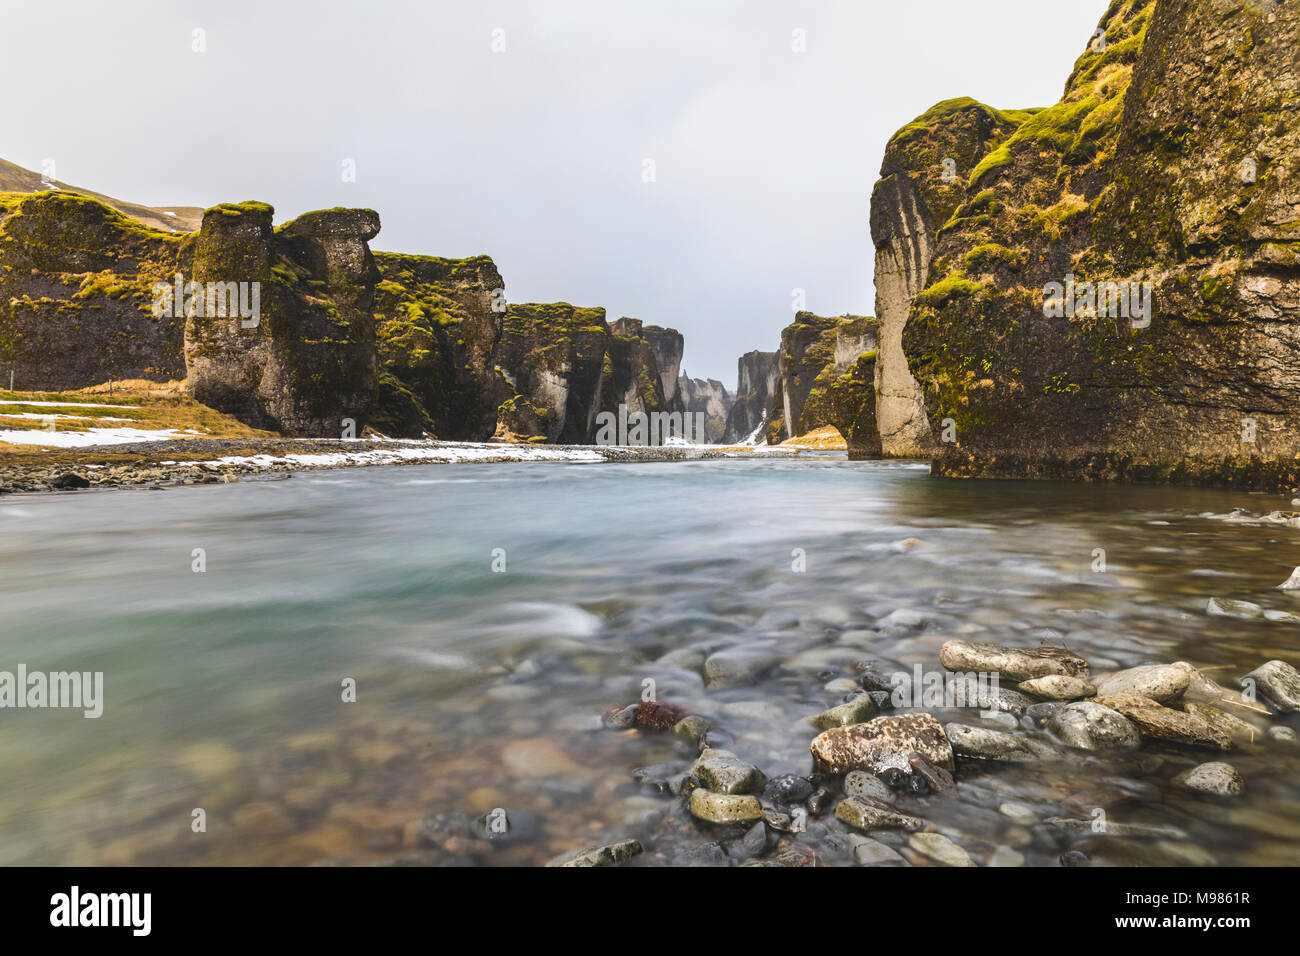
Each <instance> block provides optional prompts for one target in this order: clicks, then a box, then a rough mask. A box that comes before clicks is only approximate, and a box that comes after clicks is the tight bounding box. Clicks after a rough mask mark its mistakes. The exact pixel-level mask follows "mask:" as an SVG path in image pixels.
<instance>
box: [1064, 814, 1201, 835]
mask: <svg viewBox="0 0 1300 956" xmlns="http://www.w3.org/2000/svg"><path fill="white" fill-rule="evenodd" d="M1043 822H1045V823H1046V824H1047V825H1048V826H1053V827H1056V828H1057V829H1059V830H1064V831H1065V832H1066V833H1093V832H1097V833H1102V834H1105V835H1106V836H1115V837H1134V838H1138V839H1159V840H1186V839H1187V834H1186V833H1184V832H1183V831H1182V830H1180V829H1179V828H1178V827H1170V826H1163V825H1161V824H1156V823H1116V822H1113V821H1111V820H1106V821H1105V824H1104V826H1105V830H1100V831H1094V830H1093V825H1094V822H1095V821H1093V820H1079V819H1076V818H1074V817H1048V818H1047V819H1046V820H1045V821H1043Z"/></svg>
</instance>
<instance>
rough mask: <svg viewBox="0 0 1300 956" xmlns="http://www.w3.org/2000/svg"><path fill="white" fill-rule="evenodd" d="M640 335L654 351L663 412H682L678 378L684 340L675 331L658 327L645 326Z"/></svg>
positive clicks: (683, 409) (682, 403)
mask: <svg viewBox="0 0 1300 956" xmlns="http://www.w3.org/2000/svg"><path fill="white" fill-rule="evenodd" d="M642 334H643V335H644V336H645V338H646V340H647V341H648V342H649V343H650V347H651V348H652V349H654V353H655V364H657V365H658V366H659V379H660V381H661V383H662V385H663V392H664V410H665V411H668V412H683V411H685V410H686V407H685V403H684V402H683V401H682V397H681V395H680V393H679V392H678V383H677V380H678V378H680V377H681V374H682V356H683V355H684V354H685V350H686V339H685V338H684V337H683V336H682V333H680V332H678V331H677V330H676V329H665V328H662V327H660V326H658V325H647V326H646V327H645V328H644V329H643V330H642Z"/></svg>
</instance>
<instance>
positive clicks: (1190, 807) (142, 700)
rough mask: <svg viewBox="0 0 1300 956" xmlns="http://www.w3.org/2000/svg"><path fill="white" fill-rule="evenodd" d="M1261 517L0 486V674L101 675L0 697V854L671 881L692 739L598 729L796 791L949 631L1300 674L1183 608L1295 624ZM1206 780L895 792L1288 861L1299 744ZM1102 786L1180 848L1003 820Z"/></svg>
mask: <svg viewBox="0 0 1300 956" xmlns="http://www.w3.org/2000/svg"><path fill="white" fill-rule="evenodd" d="M1287 507H1289V505H1288V503H1287V501H1286V500H1283V499H1279V498H1276V497H1270V496H1261V495H1246V494H1240V493H1229V492H1204V491H1190V490H1183V489H1163V488H1129V487H1113V486H1084V485H1069V484H1054V483H1030V484H1012V483H1004V482H947V481H938V480H934V479H931V478H929V476H928V469H927V468H926V466H924V465H920V464H916V463H907V462H894V463H880V462H863V463H858V462H847V461H844V460H842V459H839V460H836V459H834V458H827V457H823V458H814V459H800V460H752V461H716V462H682V463H653V464H636V465H575V464H520V465H435V466H412V467H400V468H369V469H349V470H340V471H329V472H316V473H306V474H298V475H296V476H295V477H293V478H292V479H290V480H286V481H245V482H240V483H236V484H230V485H215V486H196V487H182V488H173V489H169V490H166V491H140V490H121V491H104V492H93V493H92V492H82V493H75V494H67V495H56V496H28V497H21V496H20V497H9V498H5V499H0V530H2V531H3V534H0V608H2V609H3V615H2V617H3V621H4V627H3V630H2V631H0V670H10V671H13V670H15V669H16V667H17V665H18V664H20V663H22V664H25V665H26V666H27V668H28V670H29V671H35V670H41V671H58V670H78V671H102V672H103V674H104V686H105V689H104V697H105V701H104V714H103V716H102V717H101V718H100V719H98V720H92V719H85V718H83V717H82V715H81V712H80V711H72V710H48V709H47V710H21V711H18V710H0V767H3V768H4V773H3V774H2V775H0V863H6V864H12V863H52V864H100V863H130V862H135V863H218V864H219V863H283V864H308V863H314V862H322V861H342V862H358V863H360V862H378V861H385V860H391V859H393V858H394V857H399V856H402V855H403V854H408V855H409V854H417V855H419V861H420V862H441V861H448V862H461V863H468V862H477V863H482V864H519V863H538V862H544V861H545V860H546V859H549V858H550V857H552V856H554V855H556V854H557V853H560V852H562V851H564V850H567V849H571V848H575V847H579V846H583V845H587V844H590V843H595V842H599V841H600V840H602V839H607V838H614V837H619V836H624V835H629V834H630V835H635V836H637V837H638V838H640V839H641V840H642V842H643V844H644V845H645V847H646V853H645V854H643V856H642V857H641V858H640V859H641V861H642V862H645V863H669V862H673V861H674V860H676V861H678V862H681V861H682V860H683V859H684V858H685V857H683V856H682V854H685V853H688V852H689V851H690V850H691V849H692V848H694V847H698V846H699V845H700V844H703V843H707V842H713V841H720V842H722V843H727V842H728V839H729V838H730V836H731V835H730V834H727V833H725V832H723V833H719V832H716V831H712V830H706V829H705V828H704V827H702V826H700V825H697V824H695V823H693V822H692V821H691V820H690V818H689V815H688V814H687V813H686V812H685V810H684V809H683V807H682V805H681V801H680V799H679V798H675V797H673V796H671V795H663V794H659V793H657V792H654V791H653V790H652V789H651V788H644V787H641V786H638V785H637V784H636V783H635V782H634V781H633V778H632V771H633V770H634V769H636V768H638V767H642V766H645V765H648V764H655V763H663V762H669V763H674V762H677V763H683V765H684V762H685V761H687V760H689V758H690V756H691V753H692V751H691V747H690V745H689V744H684V743H681V742H677V741H674V740H673V739H671V738H670V737H668V736H651V735H642V734H639V733H637V732H636V731H617V730H608V729H601V728H600V720H599V718H600V715H601V714H602V713H604V712H606V711H608V710H610V709H611V708H615V707H621V706H624V705H626V704H629V703H633V702H635V701H636V700H637V699H638V696H639V695H640V693H641V689H642V686H643V684H642V682H643V681H644V680H645V679H647V678H649V679H652V680H654V681H655V683H656V691H657V694H658V697H659V699H661V700H664V701H668V702H671V703H674V704H677V705H679V706H682V707H684V708H686V709H688V710H690V711H693V712H696V713H701V714H704V715H705V716H707V717H708V718H709V719H710V721H711V722H712V723H713V725H714V727H715V728H716V729H717V730H718V731H720V732H722V733H725V734H726V738H727V739H729V740H731V741H733V742H732V743H730V744H729V746H730V749H733V750H735V751H736V752H737V753H739V754H740V755H741V756H742V757H745V758H746V759H748V760H750V761H752V762H754V763H756V764H757V765H758V766H759V767H760V768H762V769H763V770H764V771H765V772H767V773H768V775H769V776H773V775H775V774H778V773H782V772H794V773H808V772H810V771H811V769H812V768H811V764H810V760H809V756H808V752H807V746H808V742H809V741H810V740H811V739H812V737H813V736H814V735H815V733H816V731H815V730H813V729H811V728H810V727H809V726H808V725H806V724H804V723H803V722H802V718H804V717H807V716H809V715H811V714H815V713H817V712H818V711H820V710H822V709H825V708H826V707H828V706H831V705H833V704H835V703H838V702H839V699H840V697H842V693H837V692H835V691H833V690H828V689H827V684H828V683H831V682H833V681H834V680H836V679H842V678H850V677H852V676H853V675H854V674H855V670H854V665H855V663H856V662H857V661H861V660H866V659H869V660H873V661H875V662H876V666H877V667H878V669H880V670H882V671H885V672H889V671H893V670H898V669H908V670H910V668H912V666H913V665H915V664H917V663H920V664H922V665H924V666H925V667H927V668H937V667H938V663H937V661H938V649H939V647H940V646H941V645H942V643H943V642H944V641H945V640H949V639H952V638H954V637H960V638H963V639H968V640H990V641H997V642H999V643H1007V644H1017V645H1023V646H1036V645H1037V644H1039V643H1040V642H1041V641H1042V640H1044V639H1050V640H1052V641H1053V642H1060V641H1064V642H1066V643H1067V645H1068V646H1069V647H1070V648H1071V649H1072V650H1074V651H1075V652H1077V653H1080V654H1082V655H1083V656H1085V657H1088V658H1089V659H1090V660H1091V661H1092V663H1093V670H1094V672H1099V671H1102V670H1105V669H1107V668H1114V667H1118V666H1130V665H1134V664H1138V663H1143V662H1147V661H1173V660H1188V661H1191V662H1192V663H1194V664H1196V665H1197V666H1199V667H1205V668H1212V669H1211V670H1208V671H1207V673H1209V674H1211V675H1212V676H1214V677H1215V679H1216V680H1219V681H1220V682H1222V683H1225V684H1227V685H1228V686H1235V681H1234V680H1233V679H1235V677H1237V676H1240V675H1241V674H1244V673H1246V672H1247V671H1249V670H1251V669H1253V668H1254V667H1256V666H1258V665H1259V664H1260V663H1263V662H1264V661H1266V660H1269V659H1271V658H1281V659H1284V660H1289V661H1291V662H1292V663H1297V664H1300V625H1296V624H1284V623H1273V622H1265V621H1239V620H1233V619H1227V618H1213V617H1208V616H1207V615H1206V614H1205V611H1204V608H1205V602H1206V600H1207V599H1208V598H1209V597H1211V596H1220V597H1233V598H1242V599H1246V600H1251V601H1254V602H1256V603H1260V604H1263V605H1264V606H1266V607H1270V608H1279V609H1287V610H1296V611H1300V598H1297V597H1292V596H1291V595H1289V594H1287V593H1284V592H1280V591H1276V590H1273V588H1274V586H1275V585H1277V584H1278V583H1280V582H1281V581H1283V580H1285V579H1286V578H1287V576H1288V575H1289V574H1290V573H1291V570H1292V568H1293V567H1295V566H1296V565H1297V564H1300V530H1296V529H1293V528H1291V527H1288V526H1284V525H1280V524H1274V523H1267V522H1262V521H1258V520H1243V519H1250V518H1252V517H1253V516H1260V515H1264V514H1267V513H1268V512H1271V511H1273V510H1275V509H1278V508H1287ZM1234 508H1240V509H1245V513H1244V514H1242V513H1239V514H1237V515H1235V516H1234V515H1233V514H1232V511H1233V509H1234ZM907 539H915V541H908V540H907ZM917 542H919V543H917ZM1096 548H1104V549H1105V550H1106V563H1107V570H1106V573H1096V572H1094V571H1093V570H1092V568H1093V564H1094V549H1096ZM195 549H203V552H204V555H205V560H206V570H205V571H203V572H202V573H196V572H195V571H194V570H192V565H193V563H194V561H195V557H194V550H195ZM496 549H503V550H504V562H505V571H504V572H499V571H494V570H493V563H494V551H495V550H496ZM796 549H798V550H799V551H801V552H802V555H803V561H804V563H805V567H806V570H804V571H802V572H797V571H795V570H794V569H793V568H792V564H793V563H794V562H795V560H796ZM497 554H498V557H497V558H496V559H495V560H496V561H497V565H498V567H499V566H500V557H499V555H500V552H497ZM729 647H743V648H746V649H748V650H750V651H752V652H754V653H756V654H760V655H762V656H763V658H764V659H765V660H766V661H767V665H768V666H767V667H766V668H765V669H764V670H763V671H762V672H761V673H759V674H758V675H756V676H755V678H754V679H753V681H752V682H748V683H744V684H741V685H738V686H731V687H726V688H706V687H705V686H704V685H703V682H702V680H701V678H700V674H699V671H698V664H696V665H695V667H692V666H689V665H688V666H685V667H680V666H674V665H673V664H668V663H662V662H659V661H660V658H662V657H663V656H664V655H665V654H667V653H670V652H673V651H680V650H682V649H691V648H694V649H697V650H699V651H700V653H701V654H711V653H714V652H716V651H719V650H723V649H725V648H729ZM686 656H687V657H689V656H690V655H686ZM673 660H674V662H675V663H676V664H680V663H682V657H681V656H680V655H679V656H678V657H676V658H674V659H673ZM657 662H658V663H657ZM348 679H351V680H352V681H355V686H356V699H355V702H345V701H344V700H343V699H342V697H343V696H344V687H343V685H344V682H345V681H346V680H348ZM945 719H961V720H963V721H965V722H976V723H978V717H977V716H975V715H972V714H971V713H969V712H968V713H966V714H960V715H951V716H950V717H949V718H945ZM1288 721H1289V725H1290V726H1292V727H1296V726H1297V725H1298V722H1297V720H1296V719H1295V718H1294V717H1292V718H1289V719H1288V720H1287V721H1283V722H1288ZM1152 757H1157V758H1159V759H1158V760H1152V759H1150V758H1152ZM1205 759H1218V758H1217V756H1216V755H1215V754H1214V753H1211V752H1193V751H1185V750H1182V749H1180V748H1176V747H1170V746H1165V745H1159V744H1153V743H1151V742H1147V743H1145V744H1144V746H1143V748H1142V750H1141V751H1140V752H1139V753H1137V754H1134V755H1130V756H1126V757H1115V758H1109V757H1087V758H1081V757H1076V758H1074V759H1071V760H1067V761H1062V762H1056V763H1048V764H1045V765H1042V766H1038V765H1035V766H1011V765H992V766H989V765H983V764H963V765H962V766H960V767H959V772H958V774H957V777H958V781H959V783H960V784H962V787H961V788H959V795H957V796H947V797H938V796H930V797H906V798H900V800H902V801H903V803H902V804H900V805H904V808H905V809H907V810H908V812H912V813H915V814H916V815H919V816H922V817H924V818H926V819H927V820H929V821H930V822H931V823H932V824H933V825H934V826H935V827H936V828H939V829H941V830H942V831H943V832H945V833H948V834H949V835H950V836H952V837H953V839H954V840H955V841H956V842H957V843H958V844H960V845H962V846H963V847H964V848H966V849H967V850H968V852H969V853H970V854H971V856H972V857H973V858H974V859H975V860H976V862H981V863H982V862H986V860H987V859H988V857H989V856H990V854H991V853H992V852H993V850H994V849H995V848H996V847H998V846H1009V847H1013V848H1015V849H1016V851H1017V852H1018V853H1019V854H1020V855H1021V856H1022V857H1023V858H1024V859H1025V861H1026V862H1027V863H1029V864H1053V863H1055V862H1056V860H1057V859H1058V858H1059V856H1060V854H1061V853H1062V852H1065V851H1066V850H1069V849H1072V848H1078V847H1079V846H1082V848H1083V849H1084V850H1085V852H1088V853H1089V854H1090V856H1092V857H1093V858H1094V860H1095V861H1096V862H1128V861H1129V857H1130V856H1132V855H1133V854H1134V853H1135V852H1140V853H1145V854H1148V857H1149V858H1157V857H1159V855H1160V854H1168V855H1170V856H1171V857H1172V858H1176V859H1180V860H1183V861H1185V862H1203V863H1211V862H1214V863H1224V864H1228V863H1291V864H1294V863H1297V862H1300V802H1297V799H1298V797H1300V748H1297V747H1296V746H1295V745H1294V744H1290V745H1288V744H1286V743H1284V742H1280V741H1273V740H1271V739H1270V740H1265V741H1263V742H1261V744H1260V746H1259V747H1257V748H1254V749H1253V750H1251V751H1249V752H1245V751H1243V752H1234V753H1233V754H1231V755H1230V756H1229V757H1228V758H1227V759H1228V760H1230V761H1231V762H1232V763H1233V764H1234V766H1236V767H1237V768H1238V769H1239V770H1240V771H1241V772H1242V774H1243V775H1244V776H1245V778H1246V781H1247V792H1246V795H1245V796H1244V797H1242V798H1240V799H1238V800H1236V801H1233V802H1227V803H1219V802H1213V801H1209V800H1206V799H1202V798H1196V797H1191V796H1185V795H1182V794H1180V793H1178V792H1177V791H1176V790H1175V789H1174V788H1173V787H1172V786H1171V785H1170V784H1169V779H1170V778H1171V777H1172V776H1173V775H1174V774H1175V773H1176V772H1178V771H1179V770H1182V769H1186V768H1188V767H1190V766H1192V765H1194V764H1195V763H1197V762H1199V761H1200V760H1205ZM1097 787H1113V788H1118V789H1119V790H1121V791H1123V792H1124V793H1125V794H1126V795H1127V797H1128V799H1127V800H1126V801H1125V802H1123V803H1122V804H1121V805H1119V806H1117V807H1115V808H1114V809H1113V810H1112V811H1111V813H1112V819H1116V820H1124V821H1132V822H1150V823H1163V824H1167V825H1171V826H1176V827H1178V828H1180V829H1181V830H1183V831H1184V832H1185V833H1186V837H1185V838H1180V839H1172V840H1166V841H1163V844H1164V845H1162V846H1161V847H1157V848H1156V849H1155V850H1152V849H1151V848H1150V846H1143V847H1134V846H1130V845H1128V844H1127V843H1126V841H1123V840H1120V839H1119V838H1103V839H1097V838H1093V839H1091V840H1090V841H1083V842H1082V843H1081V841H1079V840H1078V839H1063V838H1059V837H1055V836H1053V833H1052V831H1051V829H1050V828H1048V827H1045V826H1028V827H1027V826H1023V825H1021V824H1017V823H1015V822H1013V821H1012V820H1010V819H1009V818H1007V817H1006V816H1005V815H1003V814H999V813H998V812H997V810H996V807H997V806H998V805H999V804H1000V803H1001V802H1004V801H1006V800H1014V801H1016V802H1019V803H1024V804H1026V805H1028V806H1029V807H1031V809H1032V810H1033V811H1034V812H1035V813H1036V814H1037V815H1039V816H1040V817H1042V818H1045V817H1050V816H1055V815H1059V814H1060V813H1061V812H1062V811H1061V809H1060V804H1061V802H1062V801H1063V800H1064V799H1065V798H1066V797H1068V796H1070V795H1071V794H1073V793H1076V792H1079V791H1083V790H1087V789H1090V788H1097ZM496 807H504V808H507V809H508V810H509V811H511V812H516V811H520V812H522V813H523V814H526V815H529V819H531V820H533V821H535V824H536V825H535V832H531V833H529V834H528V835H527V838H521V839H520V840H519V841H517V842H511V843H510V844H508V845H498V844H493V843H489V842H486V841H479V840H475V839H473V838H472V837H466V836H464V835H463V834H462V833H461V831H460V830H459V829H457V828H458V827H459V824H458V823H457V822H456V821H458V820H460V819H461V818H460V817H459V816H458V815H460V814H468V815H470V816H473V815H476V814H480V813H484V812H487V811H491V810H493V809H494V808H496ZM196 809H201V810H202V811H203V818H204V821H205V825H206V829H205V830H204V831H203V832H195V831H194V829H193V828H192V821H193V820H194V818H195V814H194V811H195V810H196ZM439 815H442V817H443V822H442V823H440V824H438V826H441V827H444V828H450V829H449V830H448V831H447V832H450V833H452V834H453V835H452V837H449V838H446V839H444V838H443V837H442V836H438V837H437V838H436V839H431V838H429V837H428V836H427V833H428V832H429V831H430V825H428V824H427V822H426V823H425V824H421V822H420V821H428V820H429V818H435V817H439ZM447 821H451V822H447ZM434 829H437V827H434ZM438 832H439V833H441V832H442V831H438ZM841 832H843V831H842V828H840V826H839V824H838V823H836V822H835V821H834V820H833V819H832V816H831V814H830V813H828V814H827V815H826V817H825V818H823V819H822V820H821V822H820V824H818V825H815V826H813V827H810V829H809V831H808V832H807V833H804V834H801V835H799V837H798V838H797V839H798V840H799V841H803V842H807V843H808V844H809V845H810V846H811V847H813V848H814V849H815V850H817V852H819V854H820V855H821V858H822V859H823V860H824V861H825V862H837V861H840V856H842V854H840V855H838V856H837V853H838V850H837V846H838V844H837V843H836V834H837V833H841ZM1126 854H1127V856H1126ZM1152 854H1154V857H1152V856H1151V855H1152Z"/></svg>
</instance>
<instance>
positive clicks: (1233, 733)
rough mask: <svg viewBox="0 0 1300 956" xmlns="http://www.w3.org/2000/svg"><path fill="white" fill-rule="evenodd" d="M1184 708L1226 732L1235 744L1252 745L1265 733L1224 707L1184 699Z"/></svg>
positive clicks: (1216, 728)
mask: <svg viewBox="0 0 1300 956" xmlns="http://www.w3.org/2000/svg"><path fill="white" fill-rule="evenodd" d="M1183 710H1185V711H1186V712H1187V713H1189V714H1191V715H1192V716H1193V717H1198V718H1200V719H1201V720H1203V721H1205V722H1206V723H1207V724H1209V725H1210V726H1211V727H1213V728H1214V729H1215V730H1218V731H1220V732H1221V733H1224V734H1226V735H1227V736H1228V737H1230V738H1231V739H1232V742H1233V743H1234V744H1242V745H1247V746H1248V745H1250V744H1254V743H1256V742H1258V741H1259V740H1260V738H1261V737H1263V733H1262V732H1261V731H1260V730H1258V729H1257V728H1256V727H1255V726H1254V725H1253V724H1251V723H1248V722H1247V721H1244V720H1242V719H1241V718H1240V717H1237V716H1236V715H1234V714H1231V713H1229V712H1228V711H1227V709H1225V708H1223V707H1216V706H1214V705H1213V704H1202V703H1199V702H1197V701H1184V702H1183Z"/></svg>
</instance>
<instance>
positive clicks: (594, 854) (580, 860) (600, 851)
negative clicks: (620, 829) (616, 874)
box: [546, 840, 642, 866]
mask: <svg viewBox="0 0 1300 956" xmlns="http://www.w3.org/2000/svg"><path fill="white" fill-rule="evenodd" d="M641 849H642V848H641V844H640V843H639V842H637V841H636V840H616V841H614V842H613V843H602V844H600V845H599V846H589V847H586V848H585V849H581V850H573V851H571V852H569V853H562V854H560V855H559V856H557V857H555V858H554V859H552V860H550V861H548V862H547V864H546V865H547V866H618V865H619V864H620V863H626V862H627V861H628V860H630V859H632V857H634V856H636V855H637V854H638V853H640V852H641Z"/></svg>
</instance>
